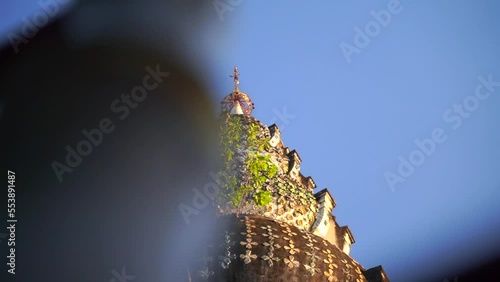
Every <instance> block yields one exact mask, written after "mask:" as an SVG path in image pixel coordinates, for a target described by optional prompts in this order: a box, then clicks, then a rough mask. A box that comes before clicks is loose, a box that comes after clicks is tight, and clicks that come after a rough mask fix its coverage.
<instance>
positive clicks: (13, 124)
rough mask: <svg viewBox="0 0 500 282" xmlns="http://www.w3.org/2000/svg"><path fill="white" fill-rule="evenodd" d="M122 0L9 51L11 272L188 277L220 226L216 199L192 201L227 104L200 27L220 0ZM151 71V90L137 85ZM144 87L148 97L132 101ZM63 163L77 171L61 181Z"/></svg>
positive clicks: (20, 277)
mask: <svg viewBox="0 0 500 282" xmlns="http://www.w3.org/2000/svg"><path fill="white" fill-rule="evenodd" d="M112 2H113V1H104V2H100V1H99V2H98V1H95V2H82V3H79V4H77V5H75V6H74V7H73V8H72V10H70V11H68V12H67V13H66V14H65V15H59V16H60V18H59V19H57V20H56V21H55V22H52V23H51V24H50V25H48V26H46V27H44V28H43V29H40V30H39V31H38V33H37V34H36V35H35V36H34V37H33V38H31V39H29V42H28V43H27V44H22V45H20V46H19V53H18V54H16V53H15V52H14V49H13V48H12V46H10V45H5V46H4V47H3V49H2V50H1V51H0V62H2V63H1V66H0V72H1V74H0V85H1V86H2V91H1V97H0V105H3V106H0V107H2V108H3V116H2V117H1V120H2V128H3V131H2V136H3V137H4V138H5V139H6V140H7V146H6V147H4V148H6V151H7V163H6V165H7V166H8V167H7V168H8V169H9V170H12V171H15V173H16V181H17V182H16V187H17V194H16V211H17V213H16V217H17V219H18V223H17V230H16V242H17V243H16V248H17V249H16V275H15V276H11V275H8V274H7V272H6V271H5V260H6V259H5V256H4V255H3V254H7V245H6V244H1V245H0V249H1V253H2V259H0V262H2V265H3V266H2V274H1V277H5V276H6V278H8V279H9V280H4V278H1V279H0V280H1V281H51V282H54V281H106V282H107V281H151V282H158V281H183V279H185V278H186V265H187V260H188V257H187V254H191V253H193V251H194V250H196V246H197V242H199V241H200V240H202V239H203V238H204V236H205V235H206V234H207V233H208V232H209V231H208V228H209V227H210V225H211V222H210V219H211V218H212V217H211V216H210V215H211V207H206V208H204V209H200V210H198V213H199V214H196V215H193V216H192V217H191V223H190V224H189V225H188V224H186V222H185V220H184V218H183V217H182V215H181V213H180V212H179V209H178V205H179V204H180V203H186V204H188V205H191V206H192V205H193V204H192V201H193V197H194V194H193V191H192V189H193V188H198V189H201V190H202V189H203V185H204V184H206V183H207V182H208V181H210V180H209V172H210V171H211V169H212V167H213V165H214V164H215V162H216V154H215V153H214V152H216V150H215V145H216V134H217V129H216V127H215V126H214V124H213V121H214V120H215V117H214V116H215V115H214V114H215V113H214V112H213V107H212V105H213V103H212V101H211V100H210V95H209V91H208V90H207V88H206V86H204V85H203V83H202V81H203V77H202V74H203V71H202V70H203V66H201V65H197V64H201V63H197V62H196V60H193V57H196V56H195V54H193V53H190V52H189V50H190V49H191V50H197V48H199V46H196V48H193V46H188V45H189V44H192V42H194V41H193V40H191V41H190V40H188V38H190V37H193V36H192V35H190V34H186V32H194V31H196V30H197V29H198V28H199V27H200V26H203V25H204V24H205V22H204V21H205V19H206V17H205V12H206V8H207V7H210V8H211V3H210V2H208V1H207V2H206V3H205V4H200V3H199V2H198V1H162V2H159V1H154V2H148V4H143V5H141V4H135V3H131V2H130V3H128V2H123V1H120V2H119V3H117V5H111V4H112ZM210 12H212V11H210ZM162 15H163V16H162ZM7 43H8V42H7ZM187 47H190V48H187ZM167 72H168V76H167V75H165V73H167ZM153 73H155V74H153ZM147 75H149V78H147V79H146V80H147V83H148V85H149V87H150V88H151V90H149V89H148V91H147V93H146V94H144V93H142V92H140V91H139V90H137V89H135V87H136V86H141V85H143V86H144V85H145V84H144V79H145V77H146V76H147ZM156 83H157V86H155V87H153V86H152V85H156ZM134 89H135V90H134ZM132 91H139V92H137V93H139V94H140V101H137V100H136V101H135V102H134V101H133V100H132V102H126V101H124V100H123V99H124V98H123V97H122V96H121V95H122V94H125V95H130V94H131V92H132ZM137 93H136V94H137ZM141 93H142V94H141ZM129 99H130V98H129ZM115 101H117V102H115ZM129 101H130V100H129ZM113 105H114V107H113ZM118 108H119V109H118ZM126 108H128V109H126ZM103 120H104V124H103ZM103 128H104V129H105V130H107V131H108V133H106V132H104V133H103V132H102V131H104V130H103ZM97 129H99V130H101V133H102V137H99V136H100V135H99V133H97V131H96V130H97ZM83 131H86V132H93V133H94V134H93V135H92V136H93V137H88V136H87V135H88V134H87V135H85V133H83ZM92 138H93V139H92ZM84 140H86V141H89V142H92V143H95V144H97V145H95V144H94V145H92V148H91V149H89V148H84V146H83V145H81V147H80V149H81V151H82V150H83V151H85V150H86V151H85V152H86V153H85V154H87V153H88V152H89V151H90V153H88V154H87V155H86V156H85V155H84V156H80V157H81V160H79V161H78V157H75V156H73V157H70V158H69V160H70V161H72V162H73V164H74V165H75V166H74V167H70V166H69V165H68V159H67V155H68V154H69V153H68V149H67V148H68V147H67V146H69V147H70V148H71V149H73V150H75V151H77V150H78V148H77V146H78V144H80V143H82V141H84ZM92 140H93V141H92ZM99 140H100V141H99ZM89 142H87V143H86V142H83V143H82V144H90V143H89ZM54 162H58V163H60V164H61V165H65V166H67V167H68V168H71V172H64V173H62V174H60V176H61V179H60V178H59V177H58V176H57V173H56V172H55V170H54V168H53V164H54ZM61 167H62V166H59V169H61ZM60 180H62V182H60ZM1 194H2V195H1V196H0V197H1V199H2V200H1V201H2V202H3V203H6V202H7V201H6V199H5V198H4V197H6V193H4V192H2V193H1ZM4 199H5V200H4ZM2 215H5V209H4V208H2ZM2 218H5V217H4V216H3V217H2ZM7 275H8V276H7ZM16 279H17V280H16ZM120 279H121V280H120ZM124 279H125V280H124Z"/></svg>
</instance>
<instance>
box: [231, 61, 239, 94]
mask: <svg viewBox="0 0 500 282" xmlns="http://www.w3.org/2000/svg"><path fill="white" fill-rule="evenodd" d="M238 76H239V73H238V68H237V67H234V71H233V75H230V77H232V78H233V79H234V91H238V84H240V80H239V77H238Z"/></svg>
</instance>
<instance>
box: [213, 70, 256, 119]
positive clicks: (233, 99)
mask: <svg viewBox="0 0 500 282" xmlns="http://www.w3.org/2000/svg"><path fill="white" fill-rule="evenodd" d="M239 75H240V74H239V72H238V68H237V67H234V70H233V75H230V77H232V78H233V79H234V90H233V92H231V93H230V94H229V95H227V96H226V98H224V100H223V101H222V102H221V104H222V111H223V112H227V113H229V114H231V115H247V116H249V115H250V114H251V113H252V110H253V109H255V106H254V104H253V102H252V100H251V99H250V97H248V95H247V94H245V93H243V92H241V91H240V89H238V85H239V84H240V80H239Z"/></svg>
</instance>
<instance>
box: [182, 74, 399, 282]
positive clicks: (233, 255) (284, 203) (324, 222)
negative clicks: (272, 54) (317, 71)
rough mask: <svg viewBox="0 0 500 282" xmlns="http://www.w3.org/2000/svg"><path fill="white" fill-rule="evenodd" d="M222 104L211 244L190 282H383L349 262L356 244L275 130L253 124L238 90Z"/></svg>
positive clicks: (379, 272)
mask: <svg viewBox="0 0 500 282" xmlns="http://www.w3.org/2000/svg"><path fill="white" fill-rule="evenodd" d="M232 77H233V79H234V89H233V91H232V92H231V93H230V94H229V95H227V96H226V97H225V98H224V100H223V101H222V105H221V106H222V109H221V116H220V120H221V121H220V123H221V126H220V127H221V141H220V155H221V158H222V161H221V162H222V164H221V167H220V170H219V171H218V173H217V176H218V180H219V187H220V188H219V190H218V191H217V194H216V196H215V198H214V205H215V206H216V209H217V226H216V228H215V230H216V232H215V234H214V237H213V238H211V239H210V241H208V242H207V244H206V246H205V249H204V250H203V252H202V253H201V255H200V256H199V257H198V258H197V259H196V260H193V263H192V265H191V266H190V268H189V269H190V270H189V273H188V274H189V277H188V280H189V281H259V282H260V281H273V282H275V281H287V282H292V281H342V282H344V281H355V282H361V281H363V282H366V281H369V282H371V281H381V282H388V281H389V279H388V278H387V276H386V274H385V272H384V270H383V268H382V267H381V266H377V267H374V268H371V269H365V268H364V267H362V266H361V265H360V264H359V263H358V262H357V261H355V260H354V259H353V258H352V257H350V256H349V253H350V250H351V245H352V244H353V243H354V242H355V240H354V236H353V234H352V232H351V231H350V230H349V227H347V226H340V225H339V224H338V223H337V221H336V218H335V216H333V215H332V211H333V209H334V208H335V206H336V203H335V200H334V198H333V196H332V195H331V194H330V192H329V191H328V189H322V190H320V191H319V192H317V193H314V189H315V188H316V187H317V186H316V183H315V181H314V180H313V178H312V177H310V176H304V175H303V174H302V172H301V169H300V164H301V162H302V159H301V157H300V156H299V153H298V152H297V151H296V150H291V149H290V148H288V147H286V146H285V145H284V143H283V141H282V139H281V132H280V129H279V128H278V126H277V125H276V124H272V125H270V126H266V125H264V124H262V123H261V122H260V121H259V120H257V119H256V118H254V117H253V116H252V115H251V114H252V110H253V109H254V104H253V102H252V100H251V99H250V97H249V96H248V95H247V94H245V93H243V92H242V91H240V89H239V73H238V69H237V68H234V74H233V75H232Z"/></svg>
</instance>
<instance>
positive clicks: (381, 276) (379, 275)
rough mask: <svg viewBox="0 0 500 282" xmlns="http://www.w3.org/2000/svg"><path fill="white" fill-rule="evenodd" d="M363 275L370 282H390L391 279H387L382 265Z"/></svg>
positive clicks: (364, 272) (366, 271) (368, 270)
mask: <svg viewBox="0 0 500 282" xmlns="http://www.w3.org/2000/svg"><path fill="white" fill-rule="evenodd" d="M363 275H364V276H365V277H366V279H368V281H380V282H389V278H387V274H386V273H385V271H384V268H382V266H381V265H379V266H376V267H372V268H370V269H367V270H365V271H363Z"/></svg>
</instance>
